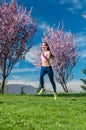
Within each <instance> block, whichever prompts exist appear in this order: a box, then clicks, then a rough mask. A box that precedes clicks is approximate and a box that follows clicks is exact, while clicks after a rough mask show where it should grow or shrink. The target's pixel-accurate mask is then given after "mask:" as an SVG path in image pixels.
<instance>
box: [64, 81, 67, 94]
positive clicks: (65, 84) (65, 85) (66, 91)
mask: <svg viewBox="0 0 86 130" xmlns="http://www.w3.org/2000/svg"><path fill="white" fill-rule="evenodd" d="M64 86H65V90H66V92H67V93H68V89H67V85H66V83H65V82H64Z"/></svg>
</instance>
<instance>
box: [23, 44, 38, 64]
mask: <svg viewBox="0 0 86 130" xmlns="http://www.w3.org/2000/svg"><path fill="white" fill-rule="evenodd" d="M37 47H38V45H36V46H34V47H33V48H31V49H30V51H29V52H27V53H26V55H25V60H26V61H28V62H30V63H32V64H34V61H35V52H36V51H38V50H37Z"/></svg>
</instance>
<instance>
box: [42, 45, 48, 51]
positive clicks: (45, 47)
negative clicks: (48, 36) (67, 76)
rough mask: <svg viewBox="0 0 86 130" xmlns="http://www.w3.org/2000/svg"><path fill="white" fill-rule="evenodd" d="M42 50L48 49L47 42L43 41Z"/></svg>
mask: <svg viewBox="0 0 86 130" xmlns="http://www.w3.org/2000/svg"><path fill="white" fill-rule="evenodd" d="M42 51H47V45H46V44H45V43H42Z"/></svg>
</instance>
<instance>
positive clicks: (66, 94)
mask: <svg viewBox="0 0 86 130" xmlns="http://www.w3.org/2000/svg"><path fill="white" fill-rule="evenodd" d="M35 96H38V97H39V96H41V97H42V96H43V97H53V94H42V95H35ZM57 96H58V97H86V93H58V94H57Z"/></svg>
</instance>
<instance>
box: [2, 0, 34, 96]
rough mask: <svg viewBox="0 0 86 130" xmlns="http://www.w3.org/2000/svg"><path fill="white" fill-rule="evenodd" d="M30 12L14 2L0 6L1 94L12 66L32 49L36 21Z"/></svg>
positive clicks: (14, 0)
mask: <svg viewBox="0 0 86 130" xmlns="http://www.w3.org/2000/svg"><path fill="white" fill-rule="evenodd" d="M31 11H32V9H31V10H30V11H27V10H26V9H25V8H24V7H22V6H18V5H17V2H16V0H11V2H10V3H9V4H8V3H7V2H6V1H5V0H4V2H3V3H2V4H1V5H0V69H1V72H2V81H3V82H2V90H1V91H2V94H3V93H4V84H5V80H6V78H7V76H8V75H9V74H10V72H11V70H12V68H13V66H14V64H15V63H17V62H18V61H19V60H21V59H22V58H24V56H25V54H26V52H27V51H29V49H30V48H31V47H32V44H33V37H34V34H35V32H36V21H35V20H34V19H33V18H32V17H31Z"/></svg>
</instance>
